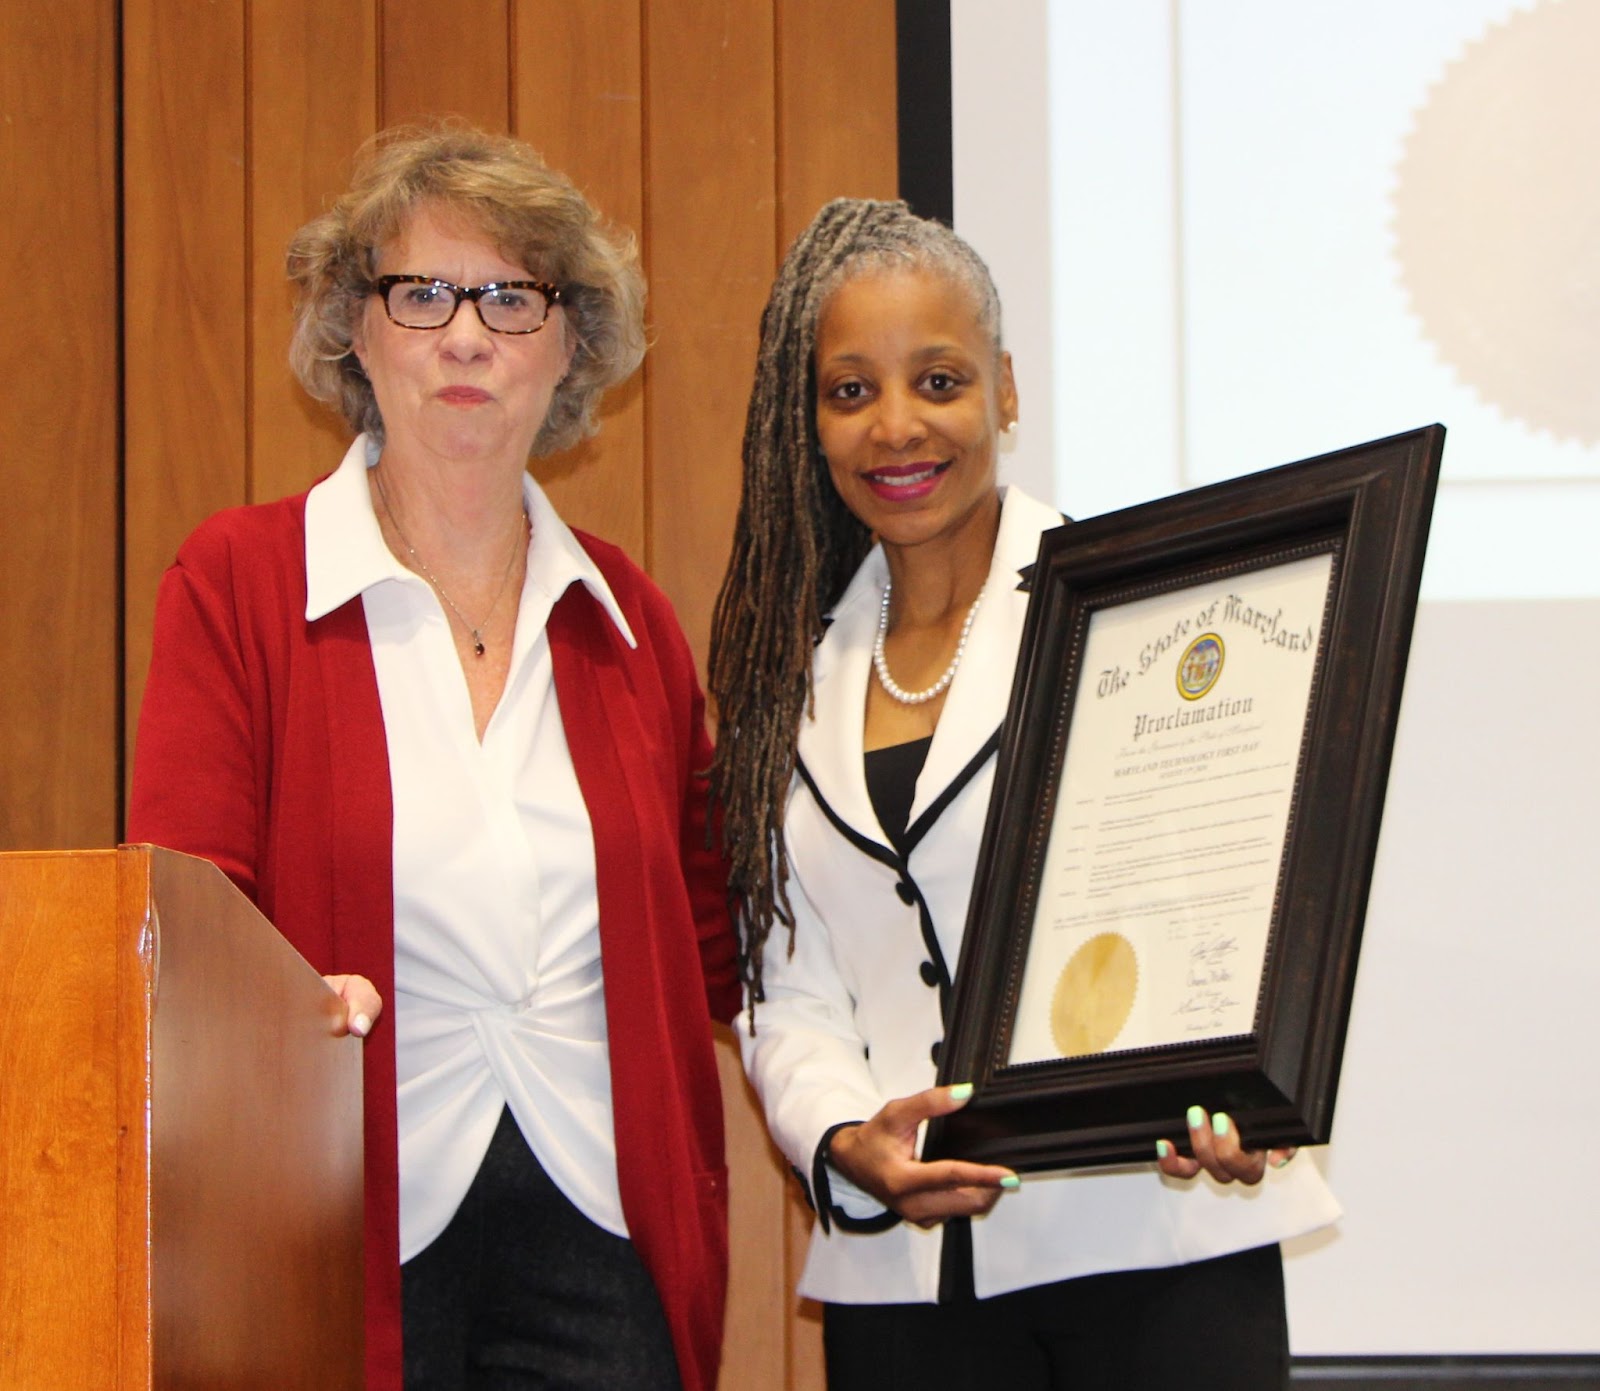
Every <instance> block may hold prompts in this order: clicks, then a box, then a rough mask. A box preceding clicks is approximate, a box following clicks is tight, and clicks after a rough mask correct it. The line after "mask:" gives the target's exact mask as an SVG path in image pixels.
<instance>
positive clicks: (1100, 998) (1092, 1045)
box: [1050, 932, 1139, 1058]
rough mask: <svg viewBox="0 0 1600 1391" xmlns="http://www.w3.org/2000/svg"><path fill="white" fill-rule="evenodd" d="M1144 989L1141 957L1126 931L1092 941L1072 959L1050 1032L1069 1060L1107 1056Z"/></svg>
mask: <svg viewBox="0 0 1600 1391" xmlns="http://www.w3.org/2000/svg"><path fill="white" fill-rule="evenodd" d="M1138 989H1139V958H1138V956H1137V955H1136V954H1135V953H1134V950H1133V943H1131V942H1130V941H1129V940H1128V939H1127V938H1126V937H1124V936H1123V935H1122V934H1121V933H1120V932H1101V933H1098V934H1097V935H1095V936H1093V937H1091V938H1090V939H1089V940H1088V941H1087V942H1085V943H1084V944H1083V945H1082V946H1081V947H1079V948H1078V949H1077V951H1075V952H1073V953H1072V955H1071V957H1070V958H1068V960H1067V964H1066V965H1065V966H1063V967H1062V968H1061V977H1060V979H1059V980H1057V981H1056V990H1055V995H1054V996H1053V998H1052V999H1051V1002H1050V1032H1051V1034H1052V1036H1053V1037H1054V1038H1055V1044H1056V1047H1057V1048H1059V1049H1060V1050H1061V1055H1062V1056H1063V1057H1065V1058H1076V1057H1081V1056H1082V1055H1083V1054H1085V1053H1103V1052H1105V1050H1106V1049H1107V1048H1109V1047H1110V1046H1111V1044H1112V1043H1113V1042H1114V1041H1115V1039H1116V1037H1117V1035H1118V1034H1119V1033H1121V1032H1122V1026H1123V1025H1124V1024H1126V1023H1127V1022H1128V1015H1129V1014H1130V1013H1131V1012H1132V1010H1133V997H1134V995H1135V994H1137V993H1138Z"/></svg>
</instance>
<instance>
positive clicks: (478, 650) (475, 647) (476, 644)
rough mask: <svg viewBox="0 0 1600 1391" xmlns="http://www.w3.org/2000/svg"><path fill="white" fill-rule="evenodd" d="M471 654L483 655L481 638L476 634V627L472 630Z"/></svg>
mask: <svg viewBox="0 0 1600 1391" xmlns="http://www.w3.org/2000/svg"><path fill="white" fill-rule="evenodd" d="M472 655H473V656H474V657H481V656H483V639H482V638H480V637H479V636H478V630H477V629H476V628H474V629H473V630H472Z"/></svg>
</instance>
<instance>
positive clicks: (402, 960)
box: [306, 435, 635, 1261]
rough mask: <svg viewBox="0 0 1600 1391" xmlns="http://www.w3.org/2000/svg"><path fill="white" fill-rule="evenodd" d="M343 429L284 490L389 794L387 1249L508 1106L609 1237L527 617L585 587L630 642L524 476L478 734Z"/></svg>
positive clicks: (543, 677) (578, 888)
mask: <svg viewBox="0 0 1600 1391" xmlns="http://www.w3.org/2000/svg"><path fill="white" fill-rule="evenodd" d="M377 457H378V450H377V447H376V446H375V445H374V444H373V442H372V441H370V440H369V439H368V437H367V436H365V435H362V436H360V437H358V438H357V439H356V441H355V443H354V444H352V445H351V447H350V450H349V452H348V453H347V454H346V455H345V458H344V462H343V463H341V464H340V466H339V468H338V470H337V471H336V472H334V473H333V474H332V475H330V476H329V477H328V478H326V479H324V480H323V481H322V482H321V483H319V484H318V485H317V486H316V487H315V488H313V489H312V490H311V493H310V495H309V496H308V498H307V499H306V575H307V601H306V617H307V619H308V620H309V619H315V618H319V617H321V616H322V615H324V614H326V613H329V612H331V611H332V610H333V609H335V608H337V607H339V605H341V604H343V603H345V602H347V601H348V600H349V599H351V598H353V597H354V596H355V595H357V594H360V595H361V598H362V603H363V606H364V608H365V611H366V618H367V630H368V632H369V634H370V636H371V641H372V655H373V662H374V665H375V666H376V668H377V676H378V694H379V698H380V700H381V703H382V707H383V721H384V729H385V734H386V738H387V742H388V750H389V774H390V785H391V790H392V794H393V799H394V898H395V925H394V944H395V998H394V999H393V1000H392V1001H390V1002H389V1003H390V1008H391V1011H392V1015H391V1017H392V1019H393V1021H394V1028H395V1051H396V1064H397V1070H398V1109H399V1139H400V1258H401V1260H402V1261H404V1260H409V1259H410V1258H411V1257H412V1256H414V1255H416V1254H417V1253H418V1252H419V1251H422V1250H423V1249H424V1248H425V1247H427V1246H428V1244H429V1243H430V1242H432V1241H433V1240H434V1238H435V1237H437V1236H438V1235H439V1233H440V1232H441V1231H443V1230H444V1228H445V1226H446V1225H447V1224H448V1223H449V1221H450V1219H451V1218H452V1217H453V1216H454V1215H455V1212H456V1209H457V1208H458V1207H459V1206H460V1204H461V1200H462V1198H463V1197H464V1196H465V1195H466V1191H467V1188H468V1186H469V1185H470V1184H471V1182H472V1179H473V1177H474V1175H475V1174H476V1173H477V1171H478V1166H479V1164H480V1163H481V1162H482V1159H483V1155H484V1152H485V1151H486V1150H487V1149H488V1146H489V1140H490V1137H491V1136H492V1135H493V1133H494V1128H495V1124H496V1121H497V1120H498V1118H499V1115H500V1110H501V1107H502V1106H509V1107H510V1109H511V1113H512V1115H513V1116H514V1117H515V1118H516V1121H517V1124H518V1126H519V1127H520V1128H521V1130H522V1133H523V1135H524V1136H525V1137H526V1138H527V1140H528V1143H529V1144H530V1145H531V1146H532V1147H533V1149H534V1151H535V1153H536V1154H537V1155H538V1156H539V1159H540V1161H541V1162H542V1163H543V1165H544V1167H545V1169H546V1170H547V1171H548V1172H549V1174H550V1176H551V1178H552V1179H553V1180H554V1181H555V1182H556V1184H557V1185H558V1186H559V1187H560V1188H561V1190H562V1192H564V1193H565V1194H566V1195H567V1197H568V1198H570V1199H571V1200H572V1202H573V1203H574V1204H575V1205H576V1206H577V1207H578V1208H579V1210H580V1211H582V1212H583V1213H584V1214H585V1215H586V1216H587V1217H589V1218H590V1220H592V1221H594V1222H595V1223H597V1224H598V1225H599V1226H601V1227H603V1228H605V1229H606V1230H607V1231H610V1232H614V1233H616V1234H617V1235H619V1236H626V1235H627V1226H626V1224H625V1222H624V1220H623V1215H622V1200H621V1197H620V1194H619V1192H618V1187H617V1162H616V1143H615V1138H614V1132H613V1128H612V1111H611V1071H610V1065H609V1059H608V1054H607V1046H606V1018H605V997H604V993H603V983H602V980H601V972H600V923H599V910H598V900H597V896H596V886H595V867H594V841H593V836H592V832H591V829H590V824H589V816H588V811H587V809H586V808H585V806H584V802H583V798H582V796H581V794H580V792H579V789H578V782H577V777H576V774H575V773H574V771H573V767H572V757H571V753H570V751H569V750H568V748H567V741H566V734H565V731H564V729H563V727H562V723H561V712H560V709H559V707H558V705H557V701H556V690H555V681H554V671H553V667H552V664H551V656H550V642H549V637H548V634H547V632H546V629H545V624H546V621H547V619H548V618H549V616H550V611H551V609H552V607H553V606H554V605H555V602H556V600H557V599H559V598H560V597H561V595H562V594H563V593H564V592H565V591H566V589H567V587H568V586H569V585H571V584H574V583H578V584H582V585H584V586H586V587H587V588H588V589H589V590H590V591H591V592H592V593H593V594H594V595H595V597H596V598H597V599H598V600H599V601H600V603H601V604H602V605H603V607H604V608H605V610H606V612H607V613H608V614H609V615H610V616H611V619H612V621H613V622H614V623H615V624H616V625H617V628H618V629H619V631H620V632H621V633H622V635H623V637H624V638H625V639H626V640H627V642H628V643H629V645H630V646H632V645H635V643H634V638H633V634H632V632H631V630H630V629H629V627H628V623H627V620H626V619H625V618H624V617H623V615H622V611H621V609H620V608H618V606H617V602H616V599H615V597H614V596H613V595H612V593H611V590H610V587H609V586H608V585H607V584H606V581H605V578H604V576H603V575H602V574H601V573H600V571H599V569H598V568H597V567H596V566H595V564H594V562H593V561H592V560H591V559H590V558H589V556H588V554H587V552H585V551H584V549H583V547H582V546H581V545H579V543H578V541H577V538H576V537H574V536H573V534H572V532H571V531H570V530H569V529H568V528H567V526H566V524H565V523H564V522H562V521H561V519H560V517H558V516H557V515H556V512H555V509H554V508H553V507H552V506H551V505H550V502H549V500H548V499H547V498H546V497H545V495H544V493H543V491H542V490H541V489H540V488H539V486H538V484H537V483H535V482H534V481H533V479H532V478H531V477H528V476H524V479H523V490H524V497H525V499H526V502H527V507H528V515H529V517H530V519H531V521H532V535H533V540H532V542H531V543H530V545H529V548H528V568H527V574H526V577H525V578H524V580H523V583H522V597H521V606H520V608H519V609H518V612H517V626H516V634H515V637H514V638H513V642H512V656H511V667H510V671H509V672H508V674H507V677H506V685H505V690H504V692H503V693H502V695H501V697H500V703H499V705H498V706H497V708H496V709H495V712H494V714H493V716H492V717H491V718H490V720H489V724H488V726H487V728H486V729H485V730H484V735H483V741H482V743H481V744H480V743H479V741H478V738H477V734H476V730H475V727H474V724H473V716H472V704H471V699H470V697H469V695H468V691H467V684H466V679H465V677H464V675H463V673H462V670H461V664H460V660H459V658H458V657H457V655H456V649H455V644H454V641H453V639H452V637H451V633H450V625H449V622H448V620H447V618H446V615H445V612H444V609H443V608H442V606H441V604H440V602H439V599H438V598H437V596H436V595H435V593H434V591H433V588H432V587H431V586H430V585H429V584H428V583H427V582H426V581H425V580H424V579H422V578H421V577H420V576H419V575H416V574H414V573H412V572H411V571H410V570H408V569H406V567H405V566H403V565H401V564H400V562H399V561H398V560H397V559H395V557H394V556H393V555H392V554H391V553H390V551H389V548H388V546H387V545H386V544H385V543H384V540H383V536H382V533H381V532H380V530H379V528H378V521H377V517H376V515H375V514H374V512H373V509H372V502H371V498H370V495H369V493H368V491H367V484H366V472H367V469H368V468H370V467H371V465H372V464H373V463H375V462H376V461H377Z"/></svg>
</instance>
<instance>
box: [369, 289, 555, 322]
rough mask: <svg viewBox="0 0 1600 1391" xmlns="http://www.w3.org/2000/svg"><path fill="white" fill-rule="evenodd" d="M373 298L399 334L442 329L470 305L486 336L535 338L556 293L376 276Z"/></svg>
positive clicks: (546, 290)
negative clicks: (405, 330) (464, 303)
mask: <svg viewBox="0 0 1600 1391" xmlns="http://www.w3.org/2000/svg"><path fill="white" fill-rule="evenodd" d="M372 288H373V293H374V294H377V295H382V296H383V307H384V311H385V312H386V313H387V314H388V315H389V321H390V322H391V323H394V324H398V325H399V326H400V327H401V328H420V329H429V328H443V327H444V326H445V325H446V324H447V323H449V322H450V320H451V319H453V318H455V316H456V310H458V309H459V308H461V301H462V300H464V299H470V300H471V301H472V303H473V307H474V308H476V309H477V311H478V318H479V319H480V320H482V322H483V326H484V327H485V328H486V329H488V330H489V331H490V332H491V333H537V332H538V331H539V330H540V329H542V328H543V327H544V325H545V320H546V318H547V317H548V315H549V313H550V306H551V305H552V304H560V303H561V302H562V297H561V291H560V290H559V289H558V288H557V287H556V286H554V285H551V284H548V283H546V282H545V281H543V280H498V281H491V282H490V283H489V284H487V285H470V286H469V285H452V284H451V283H450V282H449V281H448V280H435V279H433V277H432V276H427V275H380V276H379V277H378V279H377V282H376V283H375V284H374V285H373V287H372Z"/></svg>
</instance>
